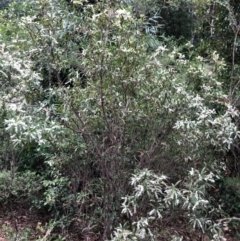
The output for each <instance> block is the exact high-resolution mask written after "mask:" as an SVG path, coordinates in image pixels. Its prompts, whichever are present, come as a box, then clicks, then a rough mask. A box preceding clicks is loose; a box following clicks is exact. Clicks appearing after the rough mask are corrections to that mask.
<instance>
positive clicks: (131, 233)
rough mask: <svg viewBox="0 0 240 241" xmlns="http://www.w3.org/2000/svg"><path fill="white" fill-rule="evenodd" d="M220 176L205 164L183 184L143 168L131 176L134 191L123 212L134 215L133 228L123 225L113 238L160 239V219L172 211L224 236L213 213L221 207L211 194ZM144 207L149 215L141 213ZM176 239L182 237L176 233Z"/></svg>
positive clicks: (201, 227) (190, 174)
mask: <svg viewBox="0 0 240 241" xmlns="http://www.w3.org/2000/svg"><path fill="white" fill-rule="evenodd" d="M216 178H217V177H216V175H215V174H213V173H212V172H210V173H208V172H207V171H206V170H205V168H204V169H202V170H201V171H198V170H196V169H193V168H192V169H191V171H190V172H189V175H188V177H187V179H186V180H185V182H184V183H183V184H181V185H180V183H177V184H175V185H169V184H168V183H167V181H166V180H167V177H166V176H165V175H156V174H154V173H153V172H151V171H149V170H147V169H146V170H142V171H139V173H138V174H136V175H134V176H133V177H132V179H131V185H132V186H133V193H132V195H131V196H127V197H125V198H124V202H123V204H122V213H126V214H127V215H129V216H130V217H131V218H130V220H132V221H131V222H132V224H131V226H132V227H133V228H132V229H131V230H128V229H127V225H129V223H126V224H125V225H126V227H123V226H121V225H120V226H119V227H118V228H116V231H115V232H114V237H113V238H112V239H111V240H113V241H117V240H118V241H119V240H158V235H159V232H160V231H159V230H161V224H160V220H161V219H163V220H164V217H167V216H169V215H170V214H171V213H172V212H177V213H178V215H180V213H181V215H182V216H183V217H185V218H186V219H188V220H189V222H190V224H191V225H192V226H193V228H194V229H196V228H197V229H201V230H202V232H203V233H204V232H208V234H209V235H212V237H213V240H221V238H222V236H221V229H220V227H219V225H217V224H215V223H214V222H213V220H211V217H210V216H209V215H210V213H211V214H213V213H214V212H216V211H217V210H215V209H214V208H213V206H212V205H211V204H210V202H209V200H208V197H207V189H208V188H209V187H211V186H212V184H213V183H214V182H215V180H216ZM181 186H182V187H181ZM143 211H144V213H145V214H146V215H147V216H145V217H143V216H139V215H138V213H141V212H143ZM179 211H180V212H179ZM154 224H155V225H154ZM172 240H181V238H178V237H177V236H175V237H172Z"/></svg>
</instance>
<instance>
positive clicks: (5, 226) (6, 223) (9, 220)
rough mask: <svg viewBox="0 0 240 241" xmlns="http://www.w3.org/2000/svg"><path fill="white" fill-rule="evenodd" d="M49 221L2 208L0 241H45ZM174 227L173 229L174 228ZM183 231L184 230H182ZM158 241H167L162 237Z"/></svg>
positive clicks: (194, 236) (196, 238)
mask: <svg viewBox="0 0 240 241" xmlns="http://www.w3.org/2000/svg"><path fill="white" fill-rule="evenodd" d="M49 219H50V217H49V216H48V215H47V214H44V215H43V214H42V213H40V212H39V211H36V210H35V211H33V210H31V211H30V210H29V208H23V207H18V206H16V205H15V207H14V210H13V211H11V210H9V209H6V208H4V207H1V208H0V241H12V240H19V239H17V238H16V236H15V235H16V234H17V235H18V237H22V238H24V239H21V240H29V241H36V240H45V241H46V240H47V232H48V231H47V230H45V229H44V227H45V224H46V223H47V221H48V220H49ZM174 226H175V227H174ZM174 226H173V225H171V226H169V227H165V229H166V230H168V231H169V232H170V233H176V231H177V232H178V233H179V234H181V235H182V236H184V239H183V240H184V241H210V239H209V238H208V237H207V236H206V235H202V234H201V233H200V232H195V233H191V234H189V233H188V232H186V229H185V228H184V227H181V225H179V224H177V223H175V225H174ZM184 229H185V230H184ZM231 236H232V235H231V233H229V232H228V233H226V234H225V238H226V241H239V240H238V239H234V238H232V237H231ZM45 238H46V239H45ZM66 240H69V241H97V240H101V239H99V238H97V237H96V236H85V237H83V236H81V238H80V236H79V237H78V238H77V237H76V238H74V239H73V238H71V237H70V236H68V238H67V239H66ZM159 241H168V240H167V239H166V238H164V237H162V238H160V239H159Z"/></svg>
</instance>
